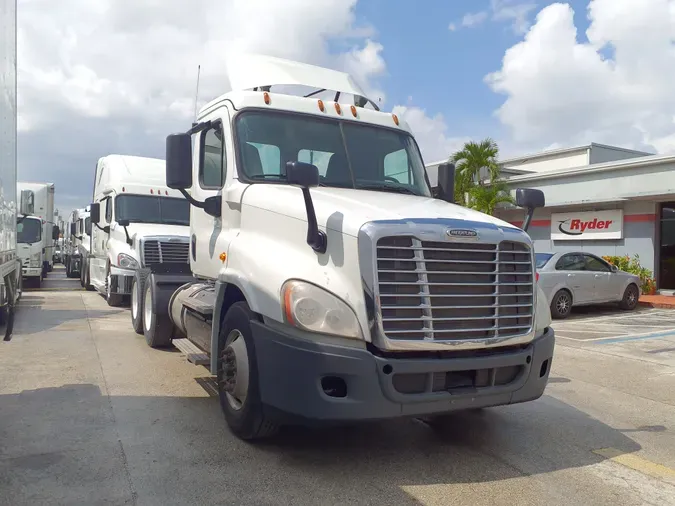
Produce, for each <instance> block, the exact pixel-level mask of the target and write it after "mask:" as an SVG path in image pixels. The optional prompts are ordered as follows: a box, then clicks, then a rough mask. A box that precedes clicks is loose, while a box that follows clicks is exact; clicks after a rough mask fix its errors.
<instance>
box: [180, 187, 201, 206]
mask: <svg viewBox="0 0 675 506" xmlns="http://www.w3.org/2000/svg"><path fill="white" fill-rule="evenodd" d="M178 191H179V192H180V193H181V195H182V196H183V197H185V200H187V201H188V202H189V203H190V204H192V205H193V206H195V207H198V208H199V209H204V202H200V201H199V200H195V199H194V198H192V195H190V194H189V193H188V192H187V191H185V190H183V189H182V188H179V189H178Z"/></svg>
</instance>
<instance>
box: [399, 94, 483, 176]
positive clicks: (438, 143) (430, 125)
mask: <svg viewBox="0 0 675 506" xmlns="http://www.w3.org/2000/svg"><path fill="white" fill-rule="evenodd" d="M392 112H393V113H394V114H396V115H398V116H399V117H401V118H403V119H404V120H405V121H406V122H407V123H408V125H410V129H411V130H412V131H413V134H414V135H415V138H416V139H417V144H418V145H419V147H420V151H421V152H422V156H423V157H424V161H425V163H430V162H437V161H439V160H444V159H447V158H448V157H449V156H450V155H452V154H453V153H454V152H455V151H457V150H458V149H460V148H461V147H462V145H463V144H464V143H465V142H467V141H468V140H470V139H468V138H465V137H461V138H460V137H450V136H448V133H447V132H448V126H447V124H446V122H445V119H444V118H443V115H441V114H436V115H434V116H428V115H427V112H426V111H425V110H424V109H420V108H419V107H415V106H404V105H397V106H395V107H394V109H393V110H392Z"/></svg>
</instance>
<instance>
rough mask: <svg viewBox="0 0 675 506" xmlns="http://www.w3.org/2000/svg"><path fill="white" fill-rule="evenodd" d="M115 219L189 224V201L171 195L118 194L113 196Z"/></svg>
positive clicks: (135, 221)
mask: <svg viewBox="0 0 675 506" xmlns="http://www.w3.org/2000/svg"><path fill="white" fill-rule="evenodd" d="M115 216H117V221H119V220H129V221H130V222H132V223H159V224H163V225H189V224H190V203H189V202H188V201H187V200H185V199H182V198H181V199H179V198H173V197H153V196H151V195H118V196H117V198H115Z"/></svg>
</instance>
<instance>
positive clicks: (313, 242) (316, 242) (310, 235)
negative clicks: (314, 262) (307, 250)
mask: <svg viewBox="0 0 675 506" xmlns="http://www.w3.org/2000/svg"><path fill="white" fill-rule="evenodd" d="M302 196H303V197H304V198H305V210H306V211H307V244H309V245H310V246H311V247H312V249H313V250H314V251H316V252H317V253H325V252H326V248H327V247H328V241H327V237H326V233H325V232H324V231H323V230H319V225H318V224H317V222H316V212H315V211H314V203H313V202H312V196H311V195H310V194H309V188H307V187H306V186H305V187H303V188H302Z"/></svg>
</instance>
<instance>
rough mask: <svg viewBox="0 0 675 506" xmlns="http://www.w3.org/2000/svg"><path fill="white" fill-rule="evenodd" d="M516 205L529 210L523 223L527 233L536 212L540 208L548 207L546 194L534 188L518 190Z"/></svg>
mask: <svg viewBox="0 0 675 506" xmlns="http://www.w3.org/2000/svg"><path fill="white" fill-rule="evenodd" d="M516 205H517V206H518V207H524V208H525V209H527V216H526V217H525V222H524V223H523V230H524V231H525V232H527V229H528V228H530V223H531V222H532V217H533V216H534V210H535V209H536V208H538V207H545V206H546V198H545V196H544V192H543V191H541V190H537V189H534V188H518V189H517V190H516Z"/></svg>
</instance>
